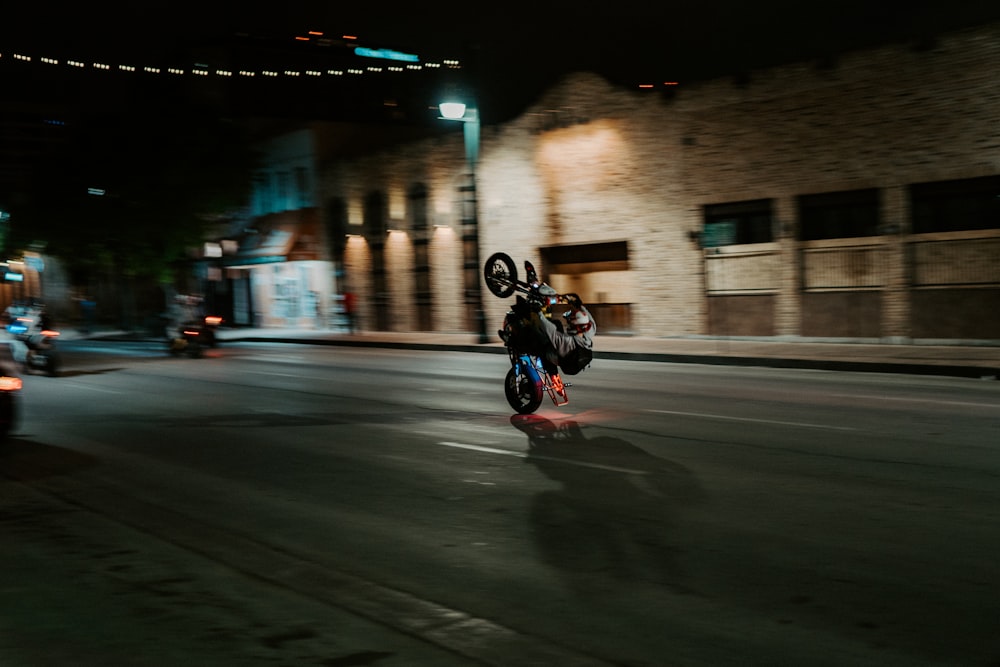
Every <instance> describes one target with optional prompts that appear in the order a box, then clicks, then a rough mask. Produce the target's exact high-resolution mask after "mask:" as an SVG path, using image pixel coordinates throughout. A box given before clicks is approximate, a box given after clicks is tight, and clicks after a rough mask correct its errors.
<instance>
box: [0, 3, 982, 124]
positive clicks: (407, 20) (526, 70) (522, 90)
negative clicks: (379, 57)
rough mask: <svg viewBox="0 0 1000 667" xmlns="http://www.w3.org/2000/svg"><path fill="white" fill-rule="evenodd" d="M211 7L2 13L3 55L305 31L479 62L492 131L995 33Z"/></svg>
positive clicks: (575, 13)
mask: <svg viewBox="0 0 1000 667" xmlns="http://www.w3.org/2000/svg"><path fill="white" fill-rule="evenodd" d="M209 4H210V3H198V4H195V3H156V4H151V3H134V2H133V3H128V4H124V3H123V8H121V9H117V8H116V5H117V3H96V4H95V3H90V4H85V3H79V4H77V5H75V6H71V7H67V8H60V9H54V8H53V6H51V5H42V3H33V4H28V3H21V5H19V6H18V7H20V8H19V9H13V10H9V11H8V9H7V8H5V12H4V13H5V17H4V19H3V21H2V23H0V52H2V53H5V54H7V53H10V52H11V51H12V49H13V48H23V49H28V48H30V49H31V50H33V51H38V52H41V51H43V50H45V49H46V48H48V47H49V45H52V47H53V48H55V46H58V47H59V48H63V49H65V51H66V52H67V53H70V52H77V51H78V52H81V53H82V52H84V51H87V52H90V51H94V52H99V51H100V52H106V53H111V54H113V53H116V52H120V53H129V54H131V53H142V52H146V51H156V50H159V49H164V48H170V47H171V45H177V44H180V45H183V44H192V43H205V44H208V43H212V42H217V41H219V40H224V39H227V38H229V37H231V36H232V35H234V34H236V33H239V32H245V33H249V34H253V35H256V36H262V37H274V38H281V39H286V38H287V39H291V37H293V36H294V35H295V34H298V33H303V32H305V31H308V30H311V29H313V30H321V31H324V32H325V33H326V34H327V35H335V34H344V33H349V34H355V35H357V36H358V37H359V38H360V39H361V41H362V42H363V43H366V44H370V45H373V46H384V47H387V48H394V49H397V50H403V51H408V52H413V53H418V54H421V55H425V54H426V55H434V56H445V57H447V56H453V57H457V58H459V59H462V60H463V61H464V62H466V63H467V64H468V63H471V62H473V61H474V62H475V63H476V64H477V65H478V72H479V80H480V82H481V83H480V91H481V92H480V96H481V107H482V108H483V112H484V119H485V120H486V121H487V122H489V120H490V118H489V115H490V114H489V113H487V111H486V109H493V120H502V119H504V117H506V116H510V115H513V114H516V113H517V112H518V111H520V110H521V109H523V107H524V106H526V105H528V104H530V103H531V102H532V101H533V100H534V99H535V97H536V96H537V95H538V94H539V93H540V92H542V91H543V90H544V89H545V87H546V86H548V85H549V84H551V83H552V82H554V81H555V80H556V79H557V78H558V77H559V76H560V75H562V74H563V73H565V72H568V71H580V70H590V71H596V72H598V73H600V74H603V75H605V76H607V77H608V78H609V79H611V80H612V81H615V82H617V83H621V84H623V85H628V86H633V85H636V84H638V83H640V82H662V81H666V80H677V81H680V82H681V83H682V84H683V83H684V82H685V81H692V80H696V79H701V78H711V77H716V76H726V75H731V74H736V73H740V72H744V71H747V70H750V69H754V68H759V67H763V66H769V65H774V64H780V63H782V62H790V61H798V60H809V59H817V58H823V57H828V56H831V55H835V54H836V53H838V52H840V51H843V50H845V49H852V48H861V47H865V46H870V45H875V44H879V43H885V42H889V41H909V42H914V41H916V40H919V39H923V38H925V37H926V36H928V35H931V34H933V33H934V32H935V31H939V30H942V29H951V28H957V27H964V26H967V25H972V24H976V23H982V22H985V21H990V20H1000V3H998V2H996V1H995V0H990V1H986V0H951V1H948V2H944V1H942V0H908V1H907V2H899V1H895V0H893V1H890V2H879V3H876V2H871V1H870V0H865V1H861V0H844V1H843V2H839V3H832V2H826V3H808V2H802V0H795V1H794V2H793V1H790V0H773V1H770V2H748V1H743V0H679V1H675V2H669V1H668V2H659V3H657V2H650V1H648V0H647V1H645V2H637V1H635V0H614V1H611V2H608V1H604V2H591V1H587V0H582V1H579V2H558V3H552V2H550V3H543V2H537V1H536V2H534V3H523V2H522V3H518V2H504V3H498V4H486V3H469V2H465V3H459V2H452V3H447V2H438V3H421V4H420V5H417V4H416V3H406V4H404V3H394V2H381V3H376V2H365V3H360V4H356V5H352V4H349V3H344V2H337V1H336V0H327V1H325V2H295V1H286V2H284V3H266V4H264V3H259V4H258V3H239V4H237V3H225V5H226V6H228V7H230V8H238V9H220V8H218V7H212V6H209ZM216 5H222V3H216ZM257 7H261V8H262V9H257ZM418 7H419V8H418ZM150 8H152V9H150ZM265 8H266V9H265ZM74 50H76V51H74Z"/></svg>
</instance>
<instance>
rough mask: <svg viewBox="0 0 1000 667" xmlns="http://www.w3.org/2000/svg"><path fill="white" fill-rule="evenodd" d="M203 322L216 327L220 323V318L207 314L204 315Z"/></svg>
mask: <svg viewBox="0 0 1000 667" xmlns="http://www.w3.org/2000/svg"><path fill="white" fill-rule="evenodd" d="M205 324H207V325H208V326H210V327H217V326H219V325H220V324H222V318H221V317H219V316H218V315H207V316H206V317H205Z"/></svg>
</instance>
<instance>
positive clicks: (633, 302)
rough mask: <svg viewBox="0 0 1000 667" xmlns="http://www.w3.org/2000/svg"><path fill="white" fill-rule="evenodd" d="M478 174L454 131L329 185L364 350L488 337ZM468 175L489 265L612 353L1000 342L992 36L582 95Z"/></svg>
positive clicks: (577, 91)
mask: <svg viewBox="0 0 1000 667" xmlns="http://www.w3.org/2000/svg"><path fill="white" fill-rule="evenodd" d="M465 172H466V167H465V162H464V151H463V147H462V135H461V133H460V132H456V133H454V134H448V135H445V136H443V137H437V138H431V139H425V140H421V141H418V142H413V143H408V144H404V145H400V146H397V147H395V148H391V149H388V150H383V151H380V152H377V153H372V154H369V155H366V156H364V157H360V158H353V159H345V160H339V161H336V162H333V163H329V164H326V165H325V166H324V167H323V168H322V174H321V185H320V189H321V196H322V197H323V201H326V202H328V206H327V207H326V210H325V211H324V215H325V216H326V218H327V221H326V223H327V224H326V233H328V234H335V235H344V236H346V237H347V242H346V244H344V246H343V255H342V257H341V258H337V259H338V260H341V261H342V265H343V270H344V277H345V281H346V283H347V289H349V290H351V291H353V292H355V293H356V294H358V308H359V317H360V325H361V328H362V329H379V330H397V331H415V330H437V331H471V330H474V322H473V318H472V314H471V313H469V312H468V308H467V306H466V305H465V304H464V303H463V298H462V286H463V268H464V267H463V261H464V258H465V257H466V256H470V253H469V250H468V249H464V250H463V247H462V246H463V235H464V234H465V232H466V231H467V229H463V225H462V220H463V218H467V217H468V213H467V211H468V209H467V207H468V205H469V201H468V200H467V198H468V188H467V187H466V186H467V185H468V176H467V174H466V173H465ZM477 173H478V179H477V183H478V219H479V248H478V250H479V256H480V258H485V257H486V256H488V255H489V254H491V253H493V252H496V251H504V252H507V253H508V254H510V255H511V256H512V257H513V258H514V259H515V260H516V261H518V262H520V261H521V260H523V259H531V260H533V261H534V262H535V264H536V266H537V267H538V268H539V271H540V273H541V274H542V276H543V277H545V278H546V279H547V280H548V281H549V282H550V283H551V284H552V285H553V286H554V287H555V288H556V289H558V290H560V291H562V292H577V293H579V294H581V295H582V297H583V298H584V300H585V301H586V302H587V303H588V304H593V307H592V310H594V312H595V315H596V317H597V319H598V323H599V325H600V327H601V331H602V333H632V334H637V335H646V336H691V335H713V336H715V335H721V336H783V337H795V336H807V337H831V338H862V339H883V340H887V341H899V342H902V341H906V340H910V339H921V340H927V339H961V340H966V341H968V340H984V341H996V340H1000V24H996V25H988V26H983V27H979V28H975V29H970V30H964V31H957V32H954V33H950V34H945V35H941V36H939V37H938V38H937V40H936V41H935V42H934V43H932V44H926V43H925V44H921V45H920V46H919V47H914V46H913V45H903V44H898V45H890V46H885V47H882V48H879V49H874V50H868V51H863V52H855V53H850V54H846V55H843V56H841V57H840V58H839V59H838V60H836V61H832V62H831V61H828V62H824V63H819V64H818V63H814V62H810V63H801V64H795V65H788V66H783V67H778V68H773V69H769V70H764V71H757V72H753V73H752V74H751V75H750V76H749V77H740V78H738V79H720V80H715V81H711V82H707V83H702V84H697V85H692V86H690V87H687V86H684V87H679V88H678V89H672V88H671V89H667V90H666V92H664V91H660V92H650V91H625V90H622V89H621V88H617V87H614V86H612V85H610V84H609V83H607V82H606V81H604V80H603V79H601V78H599V77H596V76H594V75H591V74H587V73H580V74H576V75H573V76H570V77H567V78H566V79H565V80H564V81H563V82H562V83H561V84H559V85H557V86H556V87H554V88H552V89H551V90H549V91H548V92H547V93H546V94H545V95H544V96H543V97H542V99H540V100H538V102H537V104H535V105H534V106H533V107H531V108H530V109H528V110H527V111H526V112H525V113H524V114H523V115H521V116H520V117H518V118H516V119H514V120H513V121H510V122H508V123H505V124H503V125H501V126H496V127H484V128H483V134H482V141H481V148H480V161H479V164H478V171H477ZM463 209H464V211H463ZM483 292H484V295H483V303H484V306H485V309H486V316H487V322H488V329H489V330H490V331H493V330H495V329H496V328H497V326H498V325H499V322H500V320H501V319H502V317H503V313H504V312H505V311H506V309H507V305H508V304H507V302H505V301H502V300H500V299H496V298H494V297H493V296H492V295H490V294H489V293H488V292H486V291H485V290H483Z"/></svg>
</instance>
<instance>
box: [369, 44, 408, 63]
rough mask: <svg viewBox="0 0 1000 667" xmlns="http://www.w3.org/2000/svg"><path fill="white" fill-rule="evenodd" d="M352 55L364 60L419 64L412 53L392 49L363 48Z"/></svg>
mask: <svg viewBox="0 0 1000 667" xmlns="http://www.w3.org/2000/svg"><path fill="white" fill-rule="evenodd" d="M354 55H356V56H363V57H365V58H381V59H382V60H401V61H403V62H405V63H415V62H420V58H419V57H418V56H415V55H413V54H412V53H402V52H400V51H393V50H392V49H369V48H366V47H364V46H359V47H357V48H356V49H354Z"/></svg>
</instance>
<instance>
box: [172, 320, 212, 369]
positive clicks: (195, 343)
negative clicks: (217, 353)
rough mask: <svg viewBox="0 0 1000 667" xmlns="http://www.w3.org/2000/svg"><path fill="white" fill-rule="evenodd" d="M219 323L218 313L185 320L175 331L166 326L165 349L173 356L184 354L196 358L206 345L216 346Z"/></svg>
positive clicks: (202, 352) (200, 354)
mask: <svg viewBox="0 0 1000 667" xmlns="http://www.w3.org/2000/svg"><path fill="white" fill-rule="evenodd" d="M221 323H222V318H221V317H219V316H218V315H206V316H205V317H203V318H202V319H201V320H200V321H193V322H185V323H184V324H182V325H180V326H179V327H178V328H177V330H176V331H175V332H171V331H170V330H169V328H168V331H167V349H168V350H169V351H170V354H172V355H174V356H175V357H176V356H180V355H182V354H186V355H188V356H189V357H191V358H192V359H197V358H199V357H201V356H202V354H204V349H205V348H206V347H217V346H218V344H219V341H218V338H217V337H216V330H217V329H218V328H219V325H220V324H221Z"/></svg>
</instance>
